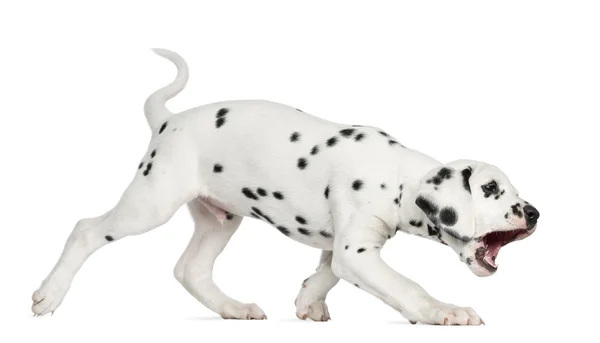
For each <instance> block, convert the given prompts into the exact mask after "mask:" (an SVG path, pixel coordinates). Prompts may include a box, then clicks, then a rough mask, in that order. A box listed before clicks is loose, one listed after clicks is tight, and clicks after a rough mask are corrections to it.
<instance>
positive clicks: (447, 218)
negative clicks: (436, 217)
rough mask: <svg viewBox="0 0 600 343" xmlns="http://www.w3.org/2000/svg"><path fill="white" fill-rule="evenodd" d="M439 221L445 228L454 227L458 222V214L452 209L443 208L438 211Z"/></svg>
mask: <svg viewBox="0 0 600 343" xmlns="http://www.w3.org/2000/svg"><path fill="white" fill-rule="evenodd" d="M440 220H441V222H442V224H444V225H446V226H454V225H455V224H456V222H457V221H458V214H457V213H456V210H455V209H453V208H452V207H444V208H442V210H441V211H440Z"/></svg>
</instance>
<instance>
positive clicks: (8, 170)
mask: <svg viewBox="0 0 600 343" xmlns="http://www.w3.org/2000/svg"><path fill="white" fill-rule="evenodd" d="M15 3H16V2H14V3H13V4H11V5H2V10H1V11H0V13H1V14H0V32H1V35H2V46H1V47H0V49H1V50H2V51H1V54H0V99H1V106H0V115H1V129H2V133H1V135H0V140H1V142H0V146H1V148H0V149H1V159H0V161H2V162H1V168H0V173H1V174H0V176H1V177H0V196H1V202H2V203H1V209H2V210H1V213H2V236H0V242H1V247H0V266H1V267H2V268H1V271H2V274H1V278H2V279H1V281H0V316H1V317H0V342H33V341H36V342H54V341H60V342H96V341H97V342H101V341H116V342H120V341H122V342H137V341H145V342H152V341H165V342H166V341H173V342H186V341H189V342H220V341H225V342H230V341H232V342H233V341H250V342H252V341H263V342H309V341H315V342H326V341H329V342H334V341H346V340H348V339H351V338H354V339H358V340H360V341H390V342H391V341H394V342H409V341H416V340H418V341H429V340H433V339H437V340H440V341H442V340H443V341H444V342H453V341H459V340H460V341H461V342H469V341H478V342H481V341H493V342H494V341H502V342H505V341H507V340H509V339H512V340H515V341H522V340H523V341H524V340H526V339H527V340H531V339H537V340H542V339H547V338H559V339H561V338H564V337H572V338H576V339H575V341H585V340H593V338H592V337H594V336H595V337H596V339H597V336H598V334H597V330H593V329H594V328H593V327H592V325H597V323H598V322H599V320H600V318H599V317H598V313H599V312H598V305H599V304H598V289H599V287H598V286H599V285H598V283H597V282H596V281H594V278H596V277H597V272H598V264H597V262H598V257H597V255H598V252H597V251H598V247H597V244H598V242H599V240H598V238H599V237H598V231H599V228H598V215H599V213H598V212H599V211H598V206H599V204H598V201H597V199H598V192H599V189H598V183H599V181H598V180H599V175H598V173H599V169H598V167H599V165H598V162H597V157H598V152H597V149H598V147H599V146H600V144H599V143H600V141H599V138H598V125H597V124H596V123H597V118H598V116H599V115H600V111H599V110H600V101H599V99H600V97H599V95H600V81H599V80H600V50H599V43H600V39H599V38H600V24H599V20H598V18H599V16H600V11H599V8H598V5H597V2H594V1H589V2H586V1H493V2H492V1H419V2H417V1H411V2H400V1H393V2H392V1H390V2H379V1H368V2H367V1H364V2H362V3H358V2H351V1H347V2H337V3H335V2H316V1H298V2H284V1H277V2H276V1H272V2H267V1H253V2H252V4H250V2H237V3H234V2H229V1H220V2H218V3H217V2H216V1H214V2H203V1H196V2H193V3H192V2H190V3H188V4H184V3H180V2H176V1H168V2H167V1H165V2H162V3H160V4H159V3H156V2H153V1H146V2H143V3H142V2H139V3H133V2H131V3H130V4H126V3H120V4H118V5H114V6H112V5H111V6H109V5H108V2H102V5H96V6H89V5H83V4H82V3H84V2H79V4H76V3H75V2H73V3H72V4H69V5H67V4H64V3H63V4H59V2H56V1H52V2H38V3H33V2H30V1H21V2H19V4H18V5H16V4H15ZM99 3H100V2H99ZM150 47H164V48H169V49H172V50H175V51H177V52H178V53H180V54H181V55H182V56H184V57H185V58H186V60H187V61H188V63H189V65H190V69H191V79H190V82H189V85H188V87H187V89H186V90H185V91H184V92H183V93H182V94H181V95H180V96H179V97H177V98H176V99H174V100H173V101H172V102H170V103H169V107H170V108H171V109H172V110H173V111H182V110H185V109H188V108H190V107H194V106H198V105H202V104H206V103H210V102H214V101H221V100H230V99H256V98H260V99H268V100H272V101H277V102H282V103H286V104H288V105H291V106H295V107H298V108H301V109H303V110H304V111H306V112H309V113H311V114H315V115H318V116H321V117H324V118H326V119H328V120H332V121H338V122H343V123H349V124H369V125H375V126H380V127H382V128H385V129H386V131H388V132H389V133H391V134H393V135H394V136H396V137H397V138H398V139H399V140H400V141H401V142H402V143H403V144H404V145H406V146H409V147H411V148H415V149H418V150H420V151H423V152H425V153H427V154H429V155H431V156H433V157H435V158H437V159H439V160H441V161H451V160H454V159H458V158H471V159H479V160H483V161H486V162H489V163H492V164H495V165H497V166H499V167H500V168H501V169H502V170H503V171H504V172H506V173H507V174H508V175H509V177H510V178H511V181H512V182H513V184H514V185H515V186H516V187H517V188H518V190H519V191H520V194H521V195H522V196H523V197H524V198H525V199H526V200H528V201H529V202H531V203H532V204H534V205H535V206H536V207H537V208H538V209H539V210H540V212H541V218H540V222H539V227H538V230H537V232H536V233H535V234H534V235H533V236H531V237H530V238H528V239H526V240H524V241H520V242H517V243H514V244H511V245H509V246H507V247H505V248H504V249H503V250H502V251H501V253H500V256H499V257H498V264H499V265H500V268H499V271H498V273H497V274H496V275H494V276H492V277H489V278H478V277H476V276H474V275H472V274H471V272H469V270H468V269H467V267H466V266H464V265H463V264H461V263H460V262H459V260H458V257H457V256H456V255H455V254H454V253H453V252H452V251H451V250H450V249H448V248H447V247H444V246H442V245H439V244H435V243H433V242H430V241H426V240H423V239H420V238H417V237H411V236H407V235H399V236H397V237H396V238H395V239H394V240H392V241H391V242H389V243H388V244H387V245H386V247H385V249H384V250H383V255H384V258H385V259H386V260H387V261H388V262H389V264H391V265H392V266H393V267H394V268H396V269H397V270H399V271H400V272H402V273H404V274H405V275H407V276H408V277H410V278H412V279H414V280H415V281H417V282H418V283H420V284H421V285H422V286H423V287H425V288H426V289H427V290H428V291H429V292H430V293H432V294H433V295H434V296H436V297H438V298H439V299H441V300H443V301H448V302H452V303H455V304H458V305H464V306H472V307H473V308H474V309H475V310H476V311H477V312H478V313H479V314H480V315H481V316H482V317H483V319H484V320H485V321H486V322H487V326H485V327H484V326H481V327H466V328H465V327H434V326H425V325H415V326H412V325H408V323H407V322H406V321H405V320H404V319H403V318H402V317H401V316H400V315H399V314H398V313H396V312H395V311H393V310H392V309H390V308H388V307H387V306H386V305H384V304H383V303H381V302H380V301H379V300H377V299H375V298H373V297H371V296H370V295H368V294H366V293H364V292H362V291H361V290H359V289H356V288H354V287H353V286H351V285H348V284H346V283H344V282H340V283H339V284H338V286H337V287H335V288H334V289H333V290H332V292H331V293H330V295H329V297H328V304H329V308H330V312H331V315H332V318H333V320H332V321H331V322H328V323H312V322H302V321H299V320H298V319H296V317H295V314H294V312H295V308H294V305H293V301H294V298H295V297H296V294H297V292H298V290H299V289H300V284H301V282H302V280H303V279H304V278H306V277H308V276H309V275H310V274H311V273H312V272H313V271H314V268H315V267H316V264H317V262H318V257H319V251H317V250H314V249H312V248H309V247H306V246H302V245H300V244H298V243H295V242H293V241H292V240H288V239H286V238H285V237H283V236H282V235H281V234H280V233H278V232H277V231H276V230H274V229H272V228H270V227H268V226H267V225H266V224H264V223H261V222H258V221H256V220H253V219H247V220H245V222H244V223H243V224H242V227H241V229H240V230H239V231H238V233H237V234H236V235H235V236H234V237H233V239H232V240H231V242H230V244H229V246H228V247H227V249H226V250H225V252H224V253H223V254H222V255H221V257H220V258H219V259H218V260H217V265H216V270H215V278H216V280H217V283H218V284H219V285H220V286H221V288H222V289H223V290H224V291H225V292H226V293H228V294H230V295H231V296H233V297H235V298H237V299H239V300H241V301H245V302H256V303H258V304H259V305H260V306H261V307H262V308H263V309H264V310H265V312H266V313H267V315H268V317H269V320H267V321H263V322H243V321H225V320H221V319H220V318H219V317H218V316H217V315H216V314H214V313H212V312H210V311H208V310H207V309H206V308H204V307H203V306H202V305H200V304H199V303H198V302H197V301H196V300H194V299H193V298H192V297H191V296H190V295H188V294H187V292H186V291H185V290H184V289H183V288H182V287H181V286H180V285H179V284H178V283H177V282H176V281H175V279H174V278H173V276H172V270H173V266H174V265H175V262H176V261H177V259H178V258H179V255H180V253H181V252H182V251H183V249H184V248H185V246H186V244H187V241H188V239H189V238H190V236H191V232H192V222H191V219H190V217H189V215H188V213H187V210H186V209H182V210H181V211H179V212H178V213H177V214H176V216H175V217H174V218H173V219H172V220H171V221H170V222H169V223H167V224H166V225H164V226H162V227H160V228H159V229H156V230H154V231H152V232H150V233H148V234H145V235H143V236H139V237H135V238H128V239H125V240H123V241H120V242H118V243H116V244H114V245H109V246H107V247H106V248H103V249H101V250H100V251H98V252H97V253H96V254H95V255H93V256H92V257H91V258H90V259H89V261H88V262H87V263H86V264H85V266H84V267H83V268H82V270H81V271H80V273H79V274H78V275H77V277H76V279H75V281H74V283H73V285H72V288H71V291H70V293H69V294H68V295H67V297H66V299H65V301H64V303H63V305H62V307H60V308H59V309H58V310H57V311H56V313H55V314H54V316H53V317H49V316H48V317H43V318H33V317H32V315H31V313H30V305H31V303H30V297H31V294H32V293H33V291H34V290H35V289H36V288H37V287H38V286H39V284H40V282H41V281H42V279H43V278H44V277H45V276H46V275H47V273H48V272H49V271H50V269H51V268H52V266H53V265H54V263H55V261H56V259H57V258H58V255H59V254H60V252H61V250H62V248H63V244H64V242H65V240H66V238H67V236H68V234H69V233H70V231H71V229H72V227H73V226H74V224H75V223H76V221H77V220H78V219H79V218H82V217H89V216H96V215H99V214H101V213H103V212H104V211H105V210H107V209H108V208H110V207H111V206H112V205H113V204H114V203H115V202H116V201H117V200H118V197H119V196H120V195H121V192H122V191H123V190H124V188H125V187H126V186H127V184H128V183H129V181H130V180H131V178H132V177H133V175H134V172H135V170H136V168H137V163H138V161H139V157H140V156H141V155H142V154H143V153H144V152H145V149H146V145H147V143H148V139H149V137H150V132H149V129H148V127H147V125H146V122H145V119H144V116H143V110H142V108H143V103H144V100H145V99H146V97H147V96H148V95H149V94H150V93H151V92H153V91H154V90H156V89H158V88H159V87H162V86H163V85H165V84H166V83H168V82H170V81H171V80H172V78H173V77H174V74H175V69H174V67H173V66H172V65H171V64H169V63H168V62H167V61H165V60H163V59H161V58H159V57H157V56H156V55H154V54H152V53H151V52H150V50H149V49H148V48H150ZM374 167H376V166H374Z"/></svg>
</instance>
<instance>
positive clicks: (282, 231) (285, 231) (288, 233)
mask: <svg viewBox="0 0 600 343" xmlns="http://www.w3.org/2000/svg"><path fill="white" fill-rule="evenodd" d="M277 230H279V231H280V232H281V233H283V234H284V235H286V236H289V235H290V230H288V229H287V228H286V227H284V226H278V227H277Z"/></svg>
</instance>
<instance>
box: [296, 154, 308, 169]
mask: <svg viewBox="0 0 600 343" xmlns="http://www.w3.org/2000/svg"><path fill="white" fill-rule="evenodd" d="M307 165H308V161H307V160H306V158H304V157H302V158H299V159H298V168H300V169H304V168H306V166H307Z"/></svg>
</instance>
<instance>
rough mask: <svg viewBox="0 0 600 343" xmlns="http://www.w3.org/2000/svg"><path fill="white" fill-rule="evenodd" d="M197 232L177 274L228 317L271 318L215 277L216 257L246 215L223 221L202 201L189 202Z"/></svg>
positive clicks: (202, 299)
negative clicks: (222, 287) (228, 291)
mask: <svg viewBox="0 0 600 343" xmlns="http://www.w3.org/2000/svg"><path fill="white" fill-rule="evenodd" d="M188 207H189V209H190V213H191V214H192V218H193V219H194V225H195V228H194V234H193V236H192V239H191V240H190V243H189V244H188V246H187V248H186V249H185V251H184V253H183V255H182V256H181V258H180V259H179V261H178V262H177V265H176V266H175V278H176V279H177V280H178V281H179V282H180V283H181V285H182V286H183V287H184V288H185V289H186V290H187V291H188V292H189V293H190V294H191V295H192V296H193V297H194V298H196V299H197V300H198V301H200V303H202V304H203V305H204V306H206V307H207V308H209V309H210V310H211V311H213V312H215V313H218V314H219V315H220V316H221V317H223V318H225V319H267V317H266V316H265V313H264V312H263V311H262V309H261V308H260V307H258V305H256V304H244V303H241V302H239V301H237V300H235V299H232V298H230V297H229V296H227V295H226V294H225V293H223V292H222V291H221V290H220V289H219V287H218V286H217V285H216V284H215V282H214V281H213V278H212V271H213V266H214V263H215V260H216V259H217V257H218V256H219V254H221V252H222V251H223V249H224V248H225V246H226V245H227V243H228V242H229V239H230V238H231V236H233V234H234V233H235V231H236V230H237V228H238V227H239V225H240V223H241V221H242V217H240V216H236V215H233V214H228V216H227V218H226V220H224V221H223V222H221V221H219V219H218V218H217V216H216V215H215V214H214V213H212V212H211V211H210V210H209V209H208V208H207V207H205V205H204V204H202V202H201V201H198V200H196V201H192V202H190V203H188Z"/></svg>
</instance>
